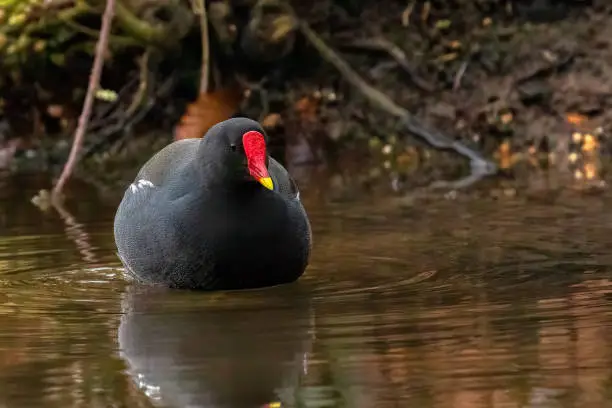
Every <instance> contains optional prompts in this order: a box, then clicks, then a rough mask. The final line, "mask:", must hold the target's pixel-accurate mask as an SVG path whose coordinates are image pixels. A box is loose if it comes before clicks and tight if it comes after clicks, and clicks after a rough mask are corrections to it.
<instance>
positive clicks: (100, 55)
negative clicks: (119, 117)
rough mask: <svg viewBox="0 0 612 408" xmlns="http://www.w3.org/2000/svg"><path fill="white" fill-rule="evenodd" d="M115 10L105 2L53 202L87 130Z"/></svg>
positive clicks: (113, 2) (112, 2) (73, 162)
mask: <svg viewBox="0 0 612 408" xmlns="http://www.w3.org/2000/svg"><path fill="white" fill-rule="evenodd" d="M114 9H115V0H107V1H106V8H105V9H104V14H103V16H102V28H101V29H100V38H99V39H98V43H97V44H96V56H95V58H94V63H93V68H92V70H91V75H90V76H89V85H88V87H87V94H86V95H85V102H84V103H83V110H82V111H81V116H79V124H78V126H77V128H76V131H75V133H74V141H73V142H72V148H71V149H70V155H69V156H68V161H66V164H65V165H64V169H63V170H62V174H61V175H60V177H59V179H58V181H57V183H56V184H55V187H54V188H53V193H52V195H51V198H52V200H53V201H55V202H59V201H60V198H59V197H60V196H61V193H62V190H63V188H64V185H65V184H66V182H67V181H68V178H70V175H71V174H72V171H73V170H74V167H75V165H76V163H77V160H78V154H79V151H80V149H81V146H82V145H83V138H84V136H85V130H86V129H87V122H88V121H89V116H90V115H91V110H92V107H93V101H94V93H95V91H96V90H97V88H98V85H99V83H100V76H101V74H102V65H103V64H104V54H105V53H106V48H107V45H108V37H109V35H110V29H111V23H112V20H113V14H114Z"/></svg>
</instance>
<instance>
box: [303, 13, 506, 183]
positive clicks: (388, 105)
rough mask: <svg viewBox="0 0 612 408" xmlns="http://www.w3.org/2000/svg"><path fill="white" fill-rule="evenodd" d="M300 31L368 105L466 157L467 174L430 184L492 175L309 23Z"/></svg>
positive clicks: (491, 168)
mask: <svg viewBox="0 0 612 408" xmlns="http://www.w3.org/2000/svg"><path fill="white" fill-rule="evenodd" d="M300 30H301V32H302V34H303V35H304V37H305V38H306V39H307V40H308V41H309V42H310V43H311V44H312V46H313V47H314V48H315V49H316V50H317V51H318V52H319V54H320V55H321V57H322V58H323V59H324V60H326V61H327V62H329V63H330V64H332V65H333V66H334V67H335V68H336V69H337V70H338V71H339V72H340V74H341V75H342V76H343V78H344V79H345V80H346V81H347V82H349V83H350V84H351V85H352V86H354V87H355V88H356V89H357V90H358V91H359V92H360V93H361V94H362V95H363V96H365V97H366V98H367V99H368V100H369V101H370V103H372V105H374V106H376V107H377V108H379V109H381V110H383V111H385V112H387V113H388V114H390V115H393V116H395V117H397V118H398V119H399V120H400V121H401V123H402V125H403V126H404V127H405V128H406V129H407V130H408V131H409V132H410V133H412V134H414V135H415V136H417V137H418V138H420V139H421V140H423V141H425V142H426V143H427V144H429V145H430V146H432V147H434V148H436V149H440V150H453V151H455V152H456V153H457V154H459V155H461V156H464V157H466V158H467V159H469V161H470V166H471V174H470V175H469V176H468V177H465V178H463V179H461V180H457V181H454V182H444V181H440V182H436V183H434V184H433V185H432V186H433V187H435V188H440V187H445V188H452V189H460V188H465V187H467V186H469V185H471V184H474V183H475V182H477V181H479V180H480V179H482V178H484V177H486V176H489V175H492V174H495V173H496V172H497V166H496V165H495V164H494V163H493V162H491V161H489V160H487V159H485V158H484V157H483V156H482V155H481V154H480V153H479V152H477V151H476V150H473V149H471V148H469V147H467V146H466V145H464V144H463V143H461V142H459V141H456V140H453V139H450V138H449V137H447V136H445V135H444V134H442V133H440V132H438V131H436V130H433V129H429V128H428V127H427V126H425V125H424V124H422V123H421V122H420V121H419V120H418V119H416V118H415V117H414V116H413V115H412V114H411V113H410V112H409V111H408V110H406V109H405V108H403V107H401V106H399V105H398V104H396V103H395V102H393V101H392V100H391V99H390V98H389V97H388V96H387V95H385V94H384V93H382V92H381V91H379V90H378V89H376V88H374V87H373V86H371V85H370V84H368V83H367V82H366V81H365V80H364V79H363V78H362V77H361V76H360V75H359V74H358V73H357V72H356V71H355V70H353V69H352V68H351V67H350V66H349V64H348V63H347V62H346V61H345V60H344V59H342V57H340V56H339V55H338V53H336V51H334V50H333V49H332V48H331V47H330V46H328V45H327V44H326V43H325V41H323V39H322V38H321V37H319V35H318V34H316V33H315V32H314V31H313V30H312V29H311V28H310V26H309V25H308V24H307V23H306V22H304V21H301V22H300Z"/></svg>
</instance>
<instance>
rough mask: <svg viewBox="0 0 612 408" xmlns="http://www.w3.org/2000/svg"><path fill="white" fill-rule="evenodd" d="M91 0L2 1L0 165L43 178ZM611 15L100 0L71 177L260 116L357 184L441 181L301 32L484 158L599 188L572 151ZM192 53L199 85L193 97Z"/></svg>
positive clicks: (91, 15)
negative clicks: (560, 172) (100, 53)
mask: <svg viewBox="0 0 612 408" xmlns="http://www.w3.org/2000/svg"><path fill="white" fill-rule="evenodd" d="M104 6H105V2H104V1H102V0H99V1H98V0H0V168H2V169H5V170H8V171H30V170H40V169H44V170H52V171H56V170H57V169H59V167H60V166H61V165H62V164H63V163H64V161H65V158H66V156H67V154H68V149H69V147H70V143H71V136H72V134H73V133H74V129H75V127H76V122H77V118H78V115H79V112H80V109H81V105H82V103H83V99H84V96H85V91H86V88H87V83H88V78H89V75H90V70H91V65H92V60H93V57H94V54H95V46H96V42H97V40H98V36H99V35H98V34H99V28H100V25H101V14H102V12H103V10H104ZM611 7H612V6H611V5H609V4H608V2H606V1H602V0H601V1H598V0H572V1H557V0H474V1H472V0H410V1H406V0H397V1H395V0H394V1H388V2H384V4H383V3H382V2H380V1H375V0H316V1H313V2H298V1H294V2H290V1H285V0H209V1H206V2H204V1H200V0H168V1H167V0H164V1H161V0H116V6H115V17H114V20H113V22H112V32H111V36H110V38H109V45H108V49H107V52H106V55H105V56H104V57H105V61H104V71H103V75H102V79H101V84H100V87H99V89H98V90H97V92H96V102H95V107H94V111H93V114H92V117H91V119H90V122H89V126H88V131H87V136H86V141H85V146H84V150H83V152H82V153H83V154H82V157H83V158H84V159H85V160H84V161H83V162H84V163H85V166H86V167H85V170H83V171H84V174H85V175H91V174H93V173H97V174H103V178H104V179H105V181H104V182H108V181H109V180H115V179H117V177H118V173H120V171H117V172H115V169H117V168H119V167H125V166H128V167H130V166H131V167H133V166H134V165H136V164H137V163H140V162H142V160H143V158H144V157H148V156H149V155H150V154H151V153H152V152H153V151H154V150H156V149H158V148H160V147H161V146H163V145H165V144H166V143H168V142H169V141H171V140H172V139H173V138H174V139H178V138H184V137H201V136H202V134H203V133H204V132H205V131H206V129H207V128H208V127H209V126H211V125H212V124H214V123H216V122H218V121H220V120H224V119H227V118H228V117H231V116H232V115H237V114H242V115H248V116H251V117H253V118H256V119H259V120H260V121H262V122H263V123H264V125H265V127H266V128H267V129H268V131H269V132H270V134H271V136H272V140H273V144H274V145H275V146H277V147H282V148H283V149H284V150H283V151H284V153H283V154H284V155H285V157H286V159H287V160H288V161H290V162H294V163H304V162H317V161H328V160H330V157H332V158H334V157H335V158H337V156H338V154H339V153H338V152H342V153H343V154H346V152H348V151H353V150H355V148H356V147H358V149H357V150H359V149H361V150H360V151H365V152H368V154H369V155H370V156H372V155H371V154H370V153H374V155H373V156H374V157H375V159H376V161H377V162H378V163H379V164H380V165H379V166H378V167H376V169H373V170H371V171H370V172H369V173H368V175H367V176H366V178H368V179H371V178H376V177H378V174H379V173H381V172H383V173H384V172H387V173H388V172H395V173H396V175H397V177H395V180H396V181H397V180H399V181H400V182H401V181H402V180H405V177H404V178H402V175H404V176H405V174H407V173H410V172H412V171H413V170H414V169H415V168H417V167H420V168H422V167H425V168H426V170H427V172H426V173H429V174H430V175H431V174H432V173H436V172H438V171H439V169H440V168H441V167H444V166H445V165H447V164H448V163H451V164H448V165H449V166H450V168H451V171H460V169H461V168H465V164H462V162H461V161H457V160H456V158H454V157H453V158H451V159H450V161H449V159H448V158H447V157H446V156H439V157H438V156H436V153H433V156H435V157H436V158H435V159H434V160H433V161H431V160H432V152H431V151H430V150H429V149H423V146H422V145H420V144H418V143H417V144H415V143H414V140H412V139H409V138H408V137H409V136H410V134H409V133H410V132H406V130H405V128H404V127H403V126H402V123H400V122H401V121H398V118H397V117H396V116H395V117H394V116H393V115H390V114H389V112H388V109H387V110H385V109H372V101H371V100H368V98H367V97H366V98H364V95H363V92H360V90H359V89H358V87H355V86H354V84H353V83H352V82H351V81H347V77H346V75H345V74H344V73H342V72H339V71H338V70H336V69H335V67H334V64H333V63H331V64H330V59H329V56H326V55H323V54H322V53H321V52H320V51H321V50H320V49H319V48H317V47H316V46H313V45H314V44H313V40H312V38H310V37H309V36H308V35H304V30H303V29H302V28H303V26H304V25H307V27H309V28H312V31H313V32H314V33H316V35H317V36H319V39H321V40H322V41H324V42H325V44H326V46H328V47H329V48H330V49H332V50H335V52H336V53H337V55H338V56H339V58H341V59H342V60H343V61H344V62H346V63H347V64H349V66H351V67H352V68H353V69H355V71H356V73H358V74H359V75H361V78H362V79H363V80H365V81H366V82H367V83H369V84H370V85H372V86H373V87H375V88H376V89H377V90H379V91H380V92H381V93H382V94H384V95H385V96H386V97H388V98H389V99H390V100H392V101H394V102H395V103H396V104H397V105H398V106H401V107H402V109H404V108H405V109H406V110H407V111H408V112H410V113H412V114H413V115H414V116H415V117H416V118H418V120H420V121H422V122H423V123H426V124H427V125H428V126H431V127H432V129H437V130H439V131H440V132H441V133H442V134H444V135H446V136H447V137H448V138H450V139H457V140H461V141H462V142H464V143H466V144H467V145H469V146H471V148H473V149H475V150H481V151H483V152H484V154H485V155H486V156H487V157H489V158H491V159H492V160H495V161H496V163H497V164H498V166H499V167H500V168H501V170H502V172H505V171H506V172H507V171H510V172H512V171H515V170H516V169H517V168H519V169H520V166H523V167H524V166H525V165H526V166H528V167H529V166H536V167H541V166H545V167H546V166H548V167H550V166H551V165H552V166H557V165H561V166H563V168H564V169H566V170H567V173H568V174H569V175H570V176H571V177H574V178H576V177H579V178H582V179H585V178H592V179H594V180H597V179H598V174H599V173H600V172H601V167H602V165H601V164H600V163H599V162H598V163H596V164H593V163H591V165H590V166H591V167H588V166H587V164H585V163H587V162H588V160H586V161H584V160H583V156H584V154H585V152H586V153H588V152H592V151H594V150H599V149H600V148H603V147H605V145H606V143H605V141H606V140H607V136H606V135H607V134H608V129H607V126H608V124H609V123H610V122H609V120H607V119H608V116H607V115H608V113H607V112H608V111H609V110H607V109H606V104H607V103H608V98H607V97H606V95H607V94H608V92H609V91H607V90H608V89H610V85H611V84H609V81H610V79H609V78H612V75H607V74H606V73H607V72H609V70H610V68H609V67H608V66H606V64H605V57H606V55H607V53H610V50H609V48H608V44H609V38H611V36H609V35H608V34H609V33H608V31H609V30H608V29H607V28H606V27H608V26H609V25H610V24H609V23H610V21H609V20H610V10H611ZM203 9H205V11H206V14H205V15H204V18H205V19H206V21H207V22H208V30H207V32H208V33H209V35H210V41H209V44H204V45H207V46H204V47H203V42H202V22H203V21H205V20H204V19H203V18H202V11H203ZM203 52H204V55H203ZM206 54H208V55H209V57H210V58H209V61H210V67H209V74H208V75H207V80H208V82H209V84H210V85H209V86H208V87H207V89H206V92H201V89H200V88H199V86H200V82H201V81H200V78H201V72H202V61H203V59H206V58H205V57H206ZM361 91H362V90H361ZM374 105H376V103H374ZM374 107H375V108H376V107H378V108H380V106H374ZM585 146H586V147H585ZM351 154H352V153H351ZM572 154H573V155H572ZM560 155H561V156H563V158H564V159H563V160H561V161H560V159H559V157H560ZM458 163H459V164H458ZM543 163H544V164H543ZM559 163H561V164H559ZM457 166H458V167H457ZM462 166H463V167H462ZM517 166H518V167H517ZM585 166H587V167H585ZM452 169H455V170H452ZM519 171H521V170H519ZM116 173H117V174H116ZM82 175H83V174H82Z"/></svg>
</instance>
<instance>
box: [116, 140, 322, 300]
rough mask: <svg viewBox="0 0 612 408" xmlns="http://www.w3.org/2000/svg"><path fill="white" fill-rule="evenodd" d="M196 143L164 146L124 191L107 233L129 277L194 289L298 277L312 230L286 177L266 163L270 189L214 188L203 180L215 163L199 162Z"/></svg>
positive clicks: (252, 185)
mask: <svg viewBox="0 0 612 408" xmlns="http://www.w3.org/2000/svg"><path fill="white" fill-rule="evenodd" d="M213 136H217V135H213ZM206 137H208V136H205V138H206ZM211 137H212V136H211ZM202 140H203V139H188V140H183V141H178V142H174V143H172V144H170V145H168V146H167V147H166V148H164V149H162V150H161V151H160V152H158V153H157V154H156V155H155V156H153V158H151V159H150V160H149V161H148V162H147V163H146V164H145V165H144V166H143V168H142V169H141V170H140V172H139V173H138V175H137V177H136V179H135V181H134V183H133V184H132V185H131V186H130V187H129V188H128V189H127V190H126V192H125V195H124V197H123V200H122V202H121V204H120V205H119V208H118V210H117V213H116V216H115V224H114V232H115V242H116V245H117V249H118V253H119V257H120V258H121V260H122V262H123V263H124V265H125V267H126V269H127V271H128V273H129V274H130V275H132V277H133V278H135V279H137V280H139V281H142V282H147V283H152V284H162V285H165V286H170V287H177V288H197V289H241V288H252V287H260V286H268V285H275V284H281V283H288V282H292V281H294V280H296V279H297V278H299V277H300V276H301V275H302V274H303V272H304V270H305V268H306V266H307V264H308V258H309V255H310V246H311V232H310V224H309V222H308V218H307V216H306V212H305V210H304V208H303V206H302V204H301V202H300V199H299V192H298V190H297V187H296V185H295V183H294V182H293V180H292V179H291V177H290V176H289V174H288V173H287V171H286V170H285V169H284V168H283V166H282V165H280V164H279V163H278V162H276V161H275V160H274V159H272V158H269V164H268V171H269V173H270V177H271V178H272V180H273V182H274V190H268V189H266V188H265V187H263V186H262V185H261V184H259V183H257V182H243V183H238V184H232V183H221V182H219V180H216V179H211V178H209V177H208V175H211V174H215V171H216V170H215V167H214V166H215V163H214V161H213V160H214V159H215V158H214V155H212V154H211V156H210V157H201V156H202V154H201V149H202V148H203V146H201V144H202V143H205V142H203V141H202ZM202 160H211V163H202Z"/></svg>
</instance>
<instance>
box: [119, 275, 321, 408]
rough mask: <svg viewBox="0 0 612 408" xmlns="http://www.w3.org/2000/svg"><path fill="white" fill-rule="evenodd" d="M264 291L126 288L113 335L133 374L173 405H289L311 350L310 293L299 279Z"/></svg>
mask: <svg viewBox="0 0 612 408" xmlns="http://www.w3.org/2000/svg"><path fill="white" fill-rule="evenodd" d="M263 292H264V293H261V291H260V292H259V293H258V294H257V297H251V298H249V294H248V293H242V294H241V295H240V296H239V297H232V296H231V295H229V294H219V295H217V296H215V295H212V296H209V295H206V294H202V293H186V292H178V291H169V290H163V289H153V288H145V287H140V286H132V287H130V288H129V289H128V291H127V292H126V293H125V294H124V296H123V299H122V302H121V306H122V311H123V316H122V318H121V324H120V325H119V334H118V342H119V348H120V352H121V355H122V357H123V358H124V359H125V361H126V362H127V364H128V366H129V373H130V376H131V377H132V379H133V381H134V382H135V383H136V384H137V386H138V387H139V388H140V389H141V390H142V391H143V392H144V393H145V394H146V395H148V396H149V397H150V398H151V399H152V400H154V401H156V402H161V403H163V404H164V405H168V406H172V407H204V406H206V407H259V406H263V405H264V404H269V403H278V402H280V403H281V404H282V406H283V407H284V406H294V405H295V402H296V401H295V400H296V394H297V392H298V390H299V387H300V385H301V382H302V381H303V378H304V377H305V375H306V374H307V369H308V354H309V352H310V351H311V349H312V341H313V335H314V332H313V330H314V327H313V325H312V323H313V319H314V316H313V314H312V305H311V301H310V297H309V295H308V293H307V292H306V291H304V290H301V288H300V287H299V285H292V286H290V287H285V288H282V289H281V288H273V289H267V290H264V291H263ZM237 298H238V299H240V300H242V302H240V301H239V300H238V299H237ZM262 299H265V301H262ZM241 303H242V304H241Z"/></svg>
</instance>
